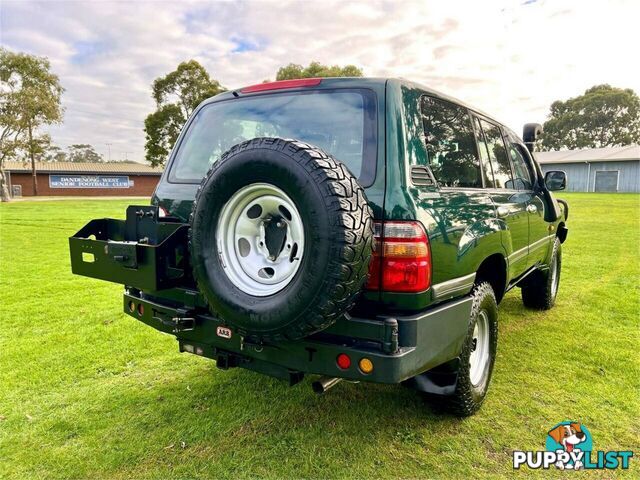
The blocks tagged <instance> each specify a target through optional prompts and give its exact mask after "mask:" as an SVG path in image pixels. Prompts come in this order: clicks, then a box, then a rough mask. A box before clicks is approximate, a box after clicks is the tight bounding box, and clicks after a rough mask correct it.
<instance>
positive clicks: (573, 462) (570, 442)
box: [546, 422, 592, 470]
mask: <svg viewBox="0 0 640 480" xmlns="http://www.w3.org/2000/svg"><path fill="white" fill-rule="evenodd" d="M587 433H588V430H587V429H586V428H585V431H584V432H583V431H582V425H580V424H579V423H577V422H568V423H567V422H563V423H559V424H558V425H556V426H555V427H553V428H552V429H551V430H549V434H548V435H549V438H548V439H547V442H546V447H547V451H555V452H556V453H557V454H558V461H557V462H556V464H555V465H556V468H559V469H560V470H564V469H565V468H573V469H574V470H581V469H582V468H584V463H583V462H582V456H581V455H579V454H580V453H581V452H582V451H583V450H588V451H591V448H592V442H591V438H590V437H589V439H588V440H589V442H588V444H587ZM549 439H551V440H553V442H551V441H550V440H549ZM583 445H584V447H585V448H580V447H582V446H583ZM558 447H560V448H558ZM586 447H588V448H586ZM573 452H575V454H574V455H571V454H572V453H573ZM563 453H568V454H569V455H562V454H563ZM565 459H566V461H563V460H565Z"/></svg>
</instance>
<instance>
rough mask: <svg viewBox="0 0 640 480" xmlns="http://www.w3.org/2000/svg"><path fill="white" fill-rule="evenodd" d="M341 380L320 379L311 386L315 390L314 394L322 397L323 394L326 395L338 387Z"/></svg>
mask: <svg viewBox="0 0 640 480" xmlns="http://www.w3.org/2000/svg"><path fill="white" fill-rule="evenodd" d="M341 380H342V379H341V378H337V377H320V378H319V379H318V380H316V381H315V382H313V383H312V384H311V388H313V391H314V392H316V393H317V394H318V395H320V394H322V393H325V392H326V391H327V390H329V389H330V388H331V387H334V386H336V385H337V384H338V383H340V381H341Z"/></svg>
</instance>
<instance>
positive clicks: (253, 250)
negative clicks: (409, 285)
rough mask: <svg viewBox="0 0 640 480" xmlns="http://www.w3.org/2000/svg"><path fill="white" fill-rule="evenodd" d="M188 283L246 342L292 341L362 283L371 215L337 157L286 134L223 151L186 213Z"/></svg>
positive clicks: (335, 314)
mask: <svg viewBox="0 0 640 480" xmlns="http://www.w3.org/2000/svg"><path fill="white" fill-rule="evenodd" d="M189 248H190V253H191V263H192V266H193V274H194V278H195V280H196V283H197V285H198V287H199V289H200V291H201V292H202V294H203V295H204V297H205V299H206V300H207V302H208V303H209V306H210V308H211V310H212V312H213V313H214V314H217V315H219V316H220V317H221V318H222V319H224V321H225V323H227V324H228V325H230V326H232V327H234V328H235V330H236V331H237V332H238V333H239V334H241V335H243V336H245V337H250V338H252V339H253V340H255V341H258V342H264V341H273V340H283V339H298V338H302V337H305V336H307V335H310V334H312V333H314V332H318V331H320V330H322V329H324V328H326V327H328V326H329V325H331V324H332V323H333V322H335V321H336V320H337V319H338V318H339V317H340V316H341V315H342V314H343V313H344V312H345V311H346V310H348V309H349V308H350V307H351V306H352V305H353V302H354V301H355V297H356V295H357V294H358V293H359V292H360V291H361V289H362V287H363V286H364V283H365V282H366V280H367V273H368V269H369V261H370V259H371V254H372V248H373V221H372V214H371V210H370V208H369V206H368V204H367V200H366V198H365V195H364V191H363V189H362V187H361V186H360V185H359V184H358V182H357V180H356V179H355V177H354V176H353V175H352V174H351V173H350V172H349V170H348V169H347V168H346V167H345V166H344V165H343V164H342V163H341V162H339V161H338V160H336V159H335V158H333V157H331V156H330V155H327V154H326V153H324V152H323V151H322V150H320V149H318V148H316V147H314V146H311V145H308V144H305V143H302V142H298V141H295V140H283V139H279V138H256V139H253V140H249V141H247V142H243V143H241V144H238V145H236V146H234V147H232V148H231V149H230V150H229V151H227V152H226V153H225V154H224V155H222V158H221V159H220V160H219V161H218V162H216V163H215V164H214V165H213V167H212V168H211V169H210V170H209V172H208V173H207V175H206V176H205V178H204V179H203V181H202V184H201V185H200V188H199V189H198V193H197V195H196V199H195V202H194V204H193V210H192V213H191V229H190V240H189Z"/></svg>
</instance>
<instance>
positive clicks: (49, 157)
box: [42, 145, 67, 162]
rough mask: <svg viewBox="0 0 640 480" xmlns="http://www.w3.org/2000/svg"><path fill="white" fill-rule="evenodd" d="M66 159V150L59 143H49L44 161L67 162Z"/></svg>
mask: <svg viewBox="0 0 640 480" xmlns="http://www.w3.org/2000/svg"><path fill="white" fill-rule="evenodd" d="M66 160H67V154H66V152H65V151H64V150H63V149H62V148H60V147H59V146H57V145H48V146H47V149H46V151H45V152H44V156H43V158H42V161H43V162H65V161H66Z"/></svg>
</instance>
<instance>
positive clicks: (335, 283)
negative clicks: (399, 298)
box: [189, 137, 373, 343]
mask: <svg viewBox="0 0 640 480" xmlns="http://www.w3.org/2000/svg"><path fill="white" fill-rule="evenodd" d="M263 148H268V149H271V150H274V149H275V150H278V151H280V152H282V153H284V154H286V155H287V156H288V157H289V158H290V159H291V160H292V161H294V162H297V163H298V164H300V165H303V166H304V167H305V168H306V170H307V171H309V172H311V176H312V179H313V181H314V182H315V183H316V184H317V185H318V186H319V187H320V189H321V190H322V192H323V194H324V197H325V198H326V199H327V200H328V203H329V205H325V206H326V207H327V208H328V209H329V211H331V212H332V213H333V215H334V218H337V219H339V221H337V222H335V224H334V225H331V226H330V228H331V229H332V231H331V238H333V239H337V240H336V242H338V245H339V246H340V248H339V250H338V254H337V255H335V256H333V257H332V258H331V259H330V261H329V265H328V268H327V276H326V279H325V282H324V283H323V288H321V289H320V290H321V291H322V293H320V295H322V296H323V297H322V300H321V301H320V302H316V304H315V305H313V306H312V307H310V308H309V309H307V310H306V311H304V312H303V313H302V314H301V315H299V316H298V317H297V318H296V319H294V320H293V321H292V322H290V323H289V324H287V325H285V326H283V327H281V328H279V329H278V330H275V331H270V332H259V333H256V332H248V331H245V330H243V329H242V328H237V332H238V333H239V334H241V335H245V336H250V337H251V339H252V340H254V341H257V342H260V343H271V342H278V341H282V340H286V339H291V340H294V339H299V338H303V337H305V336H308V335H310V334H312V333H315V332H318V331H320V330H323V329H325V328H327V327H329V326H330V325H331V324H333V323H334V322H335V321H336V320H337V319H338V318H340V317H341V316H342V315H343V314H344V313H345V312H346V311H348V310H349V309H350V308H351V307H352V306H353V304H354V303H355V300H356V298H357V296H358V294H359V293H360V292H361V290H362V289H363V287H364V285H365V283H366V281H367V278H368V267H369V262H370V260H371V256H372V254H373V212H372V210H371V208H370V207H369V204H368V202H367V199H366V197H365V194H364V190H363V188H362V186H361V185H360V184H359V183H358V181H357V179H356V178H355V177H354V176H353V174H352V173H351V172H350V171H349V170H348V168H347V167H346V166H345V165H344V164H343V163H341V162H339V161H338V160H336V159H335V158H334V157H332V156H331V155H329V154H327V153H325V152H324V151H322V150H321V149H319V148H318V147H315V146H313V145H310V144H307V143H304V142H301V141H297V140H290V139H281V138H268V137H260V138H254V139H252V140H247V141H245V142H242V143H239V144H237V145H235V146H233V147H231V148H230V149H229V150H227V151H226V152H225V153H224V154H222V156H221V157H220V159H219V160H218V161H217V162H214V163H213V165H212V166H211V168H210V169H209V171H208V172H207V174H206V175H205V176H204V178H203V179H202V181H201V183H200V186H199V187H198V190H197V193H196V197H195V201H194V202H193V206H192V210H191V214H190V217H189V224H190V225H191V226H193V224H194V220H195V215H196V214H197V213H196V211H197V205H198V203H199V202H200V200H201V198H202V196H203V195H206V192H207V189H206V188H205V185H206V184H207V182H208V181H209V179H210V178H211V177H212V176H213V175H214V174H215V173H216V171H217V170H218V169H220V168H222V167H223V166H224V164H225V162H227V161H228V160H229V159H230V158H232V157H233V156H234V155H236V154H238V153H240V152H243V151H246V150H253V149H255V150H259V149H263ZM193 248H194V243H193V228H190V229H189V251H190V253H191V255H192V258H193V255H194V251H193ZM194 278H195V280H196V284H197V286H198V288H199V289H200V291H203V289H202V285H201V282H203V281H205V278H206V276H205V275H203V274H202V272H198V271H197V267H196V266H194ZM325 292H326V293H325Z"/></svg>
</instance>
